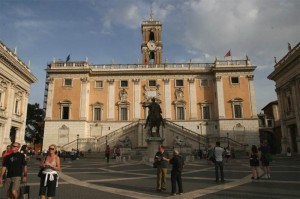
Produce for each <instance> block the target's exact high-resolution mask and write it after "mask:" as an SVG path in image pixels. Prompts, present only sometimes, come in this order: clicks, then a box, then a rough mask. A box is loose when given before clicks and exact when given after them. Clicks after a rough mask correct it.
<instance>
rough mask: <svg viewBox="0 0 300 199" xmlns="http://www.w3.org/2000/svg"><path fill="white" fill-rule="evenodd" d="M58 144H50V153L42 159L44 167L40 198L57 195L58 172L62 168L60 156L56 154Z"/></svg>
mask: <svg viewBox="0 0 300 199" xmlns="http://www.w3.org/2000/svg"><path fill="white" fill-rule="evenodd" d="M55 153H56V145H54V144H51V145H50V146H49V152H48V155H47V156H46V157H45V158H44V159H43V160H42V161H41V164H40V166H41V168H43V171H42V176H41V180H40V191H39V196H40V199H45V198H46V195H47V198H48V199H52V198H53V197H54V196H55V192H56V187H57V186H58V178H59V177H58V173H57V171H59V170H60V158H59V157H58V156H57V155H56V154H55Z"/></svg>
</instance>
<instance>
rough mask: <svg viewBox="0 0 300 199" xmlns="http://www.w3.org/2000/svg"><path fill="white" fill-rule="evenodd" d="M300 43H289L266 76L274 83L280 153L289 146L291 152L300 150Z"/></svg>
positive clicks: (284, 151)
mask: <svg viewBox="0 0 300 199" xmlns="http://www.w3.org/2000/svg"><path fill="white" fill-rule="evenodd" d="M299 60H300V43H298V44H297V45H296V46H295V47H294V48H292V47H291V45H290V44H289V46H288V53H287V54H286V55H285V56H284V57H283V58H282V59H281V60H280V61H279V62H277V63H276V64H275V66H274V71H273V72H272V73H271V74H270V75H269V76H268V78H269V79H270V80H273V81H274V82H275V83H276V85H275V86H276V89H275V91H276V93H277V98H278V105H279V112H280V122H281V146H282V153H286V151H287V149H288V148H290V149H291V152H292V153H299V150H300V137H299V135H300V130H299V129H300V128H299V127H300V104H299V101H300V62H299ZM275 61H276V60H275Z"/></svg>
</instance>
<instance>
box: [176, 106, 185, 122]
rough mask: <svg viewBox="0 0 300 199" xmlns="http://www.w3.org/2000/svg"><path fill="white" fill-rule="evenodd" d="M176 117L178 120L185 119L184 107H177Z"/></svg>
mask: <svg viewBox="0 0 300 199" xmlns="http://www.w3.org/2000/svg"><path fill="white" fill-rule="evenodd" d="M176 119H177V120H184V107H177V108H176Z"/></svg>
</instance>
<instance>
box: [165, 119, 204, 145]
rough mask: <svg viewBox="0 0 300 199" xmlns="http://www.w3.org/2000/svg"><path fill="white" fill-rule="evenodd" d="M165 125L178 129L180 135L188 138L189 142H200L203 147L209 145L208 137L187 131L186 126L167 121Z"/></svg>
mask: <svg viewBox="0 0 300 199" xmlns="http://www.w3.org/2000/svg"><path fill="white" fill-rule="evenodd" d="M165 123H166V124H167V125H169V126H171V127H174V128H176V129H177V130H178V131H177V132H178V133H179V134H182V135H183V136H184V137H186V138H188V139H189V140H193V141H195V142H198V143H200V144H201V145H203V146H206V145H207V142H208V140H207V137H206V136H203V135H200V134H198V133H196V132H194V131H192V130H190V129H187V128H185V127H184V126H180V125H178V124H176V123H174V122H171V121H169V120H165Z"/></svg>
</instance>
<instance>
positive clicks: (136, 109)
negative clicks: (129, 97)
mask: <svg viewBox="0 0 300 199" xmlns="http://www.w3.org/2000/svg"><path fill="white" fill-rule="evenodd" d="M132 81H133V119H134V120H138V119H140V118H141V108H142V107H141V105H140V102H141V87H140V79H133V80H132Z"/></svg>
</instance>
